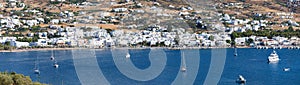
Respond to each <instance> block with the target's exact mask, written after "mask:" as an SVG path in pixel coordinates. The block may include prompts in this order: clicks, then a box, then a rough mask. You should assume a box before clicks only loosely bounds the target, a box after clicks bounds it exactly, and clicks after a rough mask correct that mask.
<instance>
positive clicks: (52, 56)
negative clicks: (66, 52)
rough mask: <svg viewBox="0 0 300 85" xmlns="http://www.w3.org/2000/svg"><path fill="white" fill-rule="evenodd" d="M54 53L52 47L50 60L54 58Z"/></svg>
mask: <svg viewBox="0 0 300 85" xmlns="http://www.w3.org/2000/svg"><path fill="white" fill-rule="evenodd" d="M54 59H55V58H54V55H53V49H52V52H51V57H50V60H54Z"/></svg>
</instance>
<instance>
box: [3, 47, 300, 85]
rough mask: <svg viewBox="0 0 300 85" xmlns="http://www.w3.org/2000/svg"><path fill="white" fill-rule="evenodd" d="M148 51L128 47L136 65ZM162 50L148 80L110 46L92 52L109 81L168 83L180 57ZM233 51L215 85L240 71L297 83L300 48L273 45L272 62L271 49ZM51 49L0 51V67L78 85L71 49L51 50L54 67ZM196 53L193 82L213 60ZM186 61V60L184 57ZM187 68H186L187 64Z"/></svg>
mask: <svg viewBox="0 0 300 85" xmlns="http://www.w3.org/2000/svg"><path fill="white" fill-rule="evenodd" d="M150 51H151V49H130V50H129V53H130V54H131V58H130V60H131V61H132V62H133V64H134V65H135V66H136V67H137V68H139V69H147V68H148V67H149V66H150V65H151V62H150V60H149V57H148V55H149V52H150ZM164 51H165V53H166V55H167V61H166V65H165V68H164V70H163V71H162V72H161V74H160V75H159V76H157V77H156V78H154V79H152V80H149V81H139V80H134V79H131V78H128V77H127V76H125V75H123V74H122V72H120V71H119V70H118V68H117V67H116V65H115V63H114V60H113V57H112V52H111V50H110V49H104V50H95V53H96V59H97V62H98V65H99V68H100V69H101V70H102V73H103V75H104V76H105V78H106V79H107V80H108V82H109V83H110V84H112V85H120V84H121V85H136V84H138V85H169V84H172V82H173V81H175V78H176V77H177V74H178V73H179V72H181V71H180V66H181V58H182V57H181V52H180V50H169V49H164ZM237 51H238V56H233V53H234V49H231V48H228V49H226V53H227V54H226V62H225V65H224V69H223V71H222V75H221V78H220V80H219V81H218V82H217V83H218V84H219V85H239V84H237V83H236V82H235V81H236V79H237V78H238V75H243V76H244V77H245V78H246V79H247V82H246V84H247V85H299V84H300V78H299V77H300V61H299V60H300V50H296V49H294V50H290V49H276V51H277V54H278V55H279V57H280V59H281V60H280V61H279V62H278V63H272V64H269V63H268V62H267V57H268V56H269V54H270V53H271V52H272V51H273V49H268V50H266V49H260V50H259V49H252V48H245V49H243V48H240V49H238V50H237ZM51 52H52V51H51V50H50V51H28V52H11V53H0V71H2V72H3V71H8V72H10V71H14V72H17V73H22V74H24V75H26V76H30V77H31V79H32V80H33V81H40V82H43V83H47V84H52V85H62V84H63V85H80V84H81V83H80V80H79V78H78V76H77V73H76V70H75V66H74V60H73V56H72V50H59V51H58V50H57V51H54V55H55V59H56V60H57V62H58V64H59V65H60V66H59V68H58V69H55V68H54V67H53V66H52V65H53V63H54V62H53V61H51V60H50V56H51ZM73 52H74V51H73ZM199 53H200V54H199V55H200V56H185V57H200V59H199V61H200V64H199V70H198V73H197V76H196V78H195V81H194V83H193V84H195V85H202V84H203V83H204V82H205V80H206V78H207V74H208V72H209V67H210V65H211V64H214V63H212V62H211V58H212V57H211V56H212V54H211V53H212V49H200V50H199ZM87 55H89V54H87ZM37 56H38V59H37ZM220 57H225V56H220ZM37 60H38V62H39V69H40V71H41V74H40V75H36V74H34V72H33V68H34V67H35V64H34V62H35V61H37ZM186 62H187V63H188V62H189V61H188V60H186ZM152 63H153V62H152ZM286 67H289V68H290V71H288V72H285V71H283V69H284V68H286ZM187 71H189V68H188V67H187ZM187 75H188V74H187ZM141 76H143V75H141ZM99 85H101V84H99Z"/></svg>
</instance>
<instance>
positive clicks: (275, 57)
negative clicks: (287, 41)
mask: <svg viewBox="0 0 300 85" xmlns="http://www.w3.org/2000/svg"><path fill="white" fill-rule="evenodd" d="M268 60H269V62H277V61H279V60H280V59H279V56H278V55H277V53H276V51H275V50H274V51H273V52H272V53H271V54H270V56H269V57H268Z"/></svg>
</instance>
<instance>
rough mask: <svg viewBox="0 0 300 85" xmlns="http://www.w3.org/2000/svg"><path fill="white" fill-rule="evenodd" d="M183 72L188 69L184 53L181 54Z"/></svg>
mask: <svg viewBox="0 0 300 85" xmlns="http://www.w3.org/2000/svg"><path fill="white" fill-rule="evenodd" d="M181 58H182V59H181V63H182V64H181V68H180V70H181V72H185V71H186V70H187V69H186V64H185V57H184V53H182V54H181Z"/></svg>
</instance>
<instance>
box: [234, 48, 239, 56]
mask: <svg viewBox="0 0 300 85" xmlns="http://www.w3.org/2000/svg"><path fill="white" fill-rule="evenodd" d="M237 55H238V54H237V48H235V49H234V56H237Z"/></svg>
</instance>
